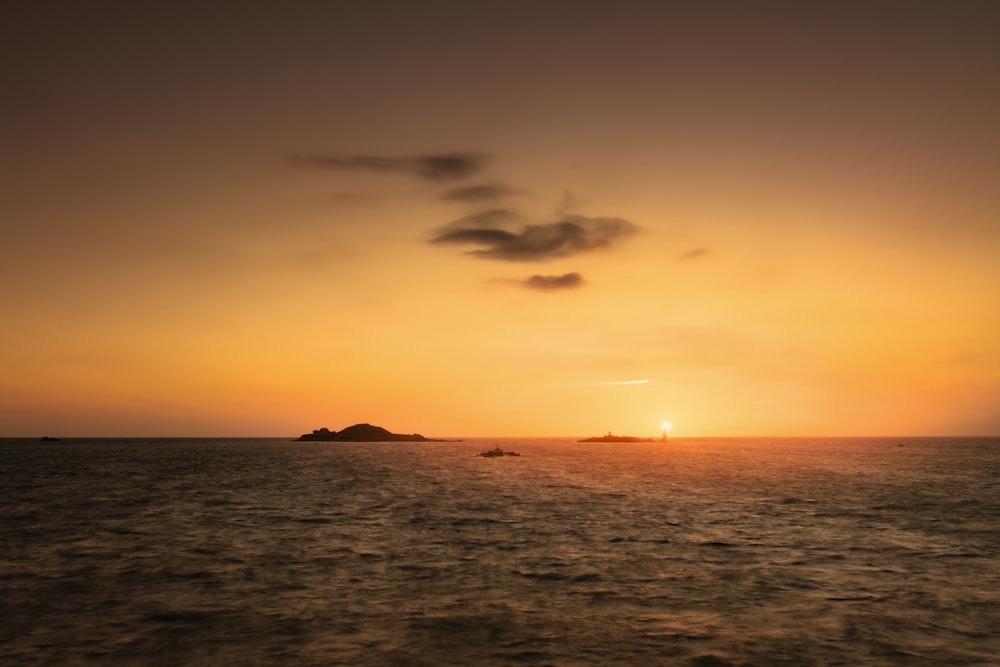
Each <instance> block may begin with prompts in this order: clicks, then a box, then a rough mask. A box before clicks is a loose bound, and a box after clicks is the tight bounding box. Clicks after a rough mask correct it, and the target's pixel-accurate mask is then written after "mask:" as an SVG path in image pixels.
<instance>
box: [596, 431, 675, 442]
mask: <svg viewBox="0 0 1000 667" xmlns="http://www.w3.org/2000/svg"><path fill="white" fill-rule="evenodd" d="M577 442H656V439H655V438H636V437H633V436H630V435H612V434H611V431H608V434H607V435H599V436H595V437H593V438H586V439H584V440H577Z"/></svg>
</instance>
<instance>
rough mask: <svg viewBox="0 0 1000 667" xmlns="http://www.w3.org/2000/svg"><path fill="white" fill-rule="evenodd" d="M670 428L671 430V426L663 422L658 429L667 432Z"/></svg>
mask: <svg viewBox="0 0 1000 667" xmlns="http://www.w3.org/2000/svg"><path fill="white" fill-rule="evenodd" d="M672 428H673V426H671V424H670V422H663V423H662V424H660V429H661V430H664V431H669V430H670V429H672Z"/></svg>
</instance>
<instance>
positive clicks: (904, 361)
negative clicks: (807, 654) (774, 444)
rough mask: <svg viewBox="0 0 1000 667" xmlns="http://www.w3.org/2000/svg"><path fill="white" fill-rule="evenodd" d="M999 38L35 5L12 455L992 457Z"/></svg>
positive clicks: (799, 22)
mask: <svg viewBox="0 0 1000 667" xmlns="http://www.w3.org/2000/svg"><path fill="white" fill-rule="evenodd" d="M998 25H1000V5H998V4H996V3H992V2H974V1H963V2H944V1H942V2H923V3H921V2H893V1H885V2H851V1H845V2H829V3H827V2H816V3H813V2H809V3H804V2H718V1H711V0H710V1H708V2H691V3H688V2H669V1H666V0H665V1H663V2H634V1H615V2H610V1H609V2H586V1H575V2H563V1H558V0H553V1H552V2H520V1H516V0H515V1H511V2H504V3H470V2H379V1H377V0H376V1H370V2H283V3H277V2H274V3H244V2H240V3H236V2H198V3H188V2H169V3H167V2H149V3H118V2H94V3H71V2H62V3H19V6H18V7H17V8H14V9H9V10H7V11H6V12H5V20H4V25H3V27H2V28H0V31H2V34H3V39H0V52H2V58H0V84H2V86H3V91H4V94H3V96H2V99H0V139H2V146H3V150H2V152H0V170H2V172H0V176H2V183H3V185H2V190H3V196H2V197H0V436H11V437H20V436H24V437H28V436H31V437H36V436H41V435H43V434H49V435H55V436H64V437H71V436H139V435H146V436H216V435H219V436H223V435H228V436H284V435H290V436H294V435H298V434H300V433H303V432H307V431H310V430H312V429H314V428H319V427H321V426H325V427H329V428H331V429H334V430H339V429H341V428H344V427H346V426H349V425H351V424H354V423H358V422H369V423H372V424H378V425H381V426H384V427H386V428H388V429H390V430H392V431H394V432H404V433H411V432H418V433H422V434H424V435H428V436H476V435H481V436H581V437H583V436H591V435H599V434H603V433H605V432H607V431H609V430H611V431H613V432H615V433H618V434H625V435H637V436H655V435H659V432H660V424H661V422H663V421H664V420H667V421H670V422H671V423H672V424H673V435H676V436H727V435H730V436H813V435H816V436H820V435H823V436H837V435H844V436H847V435H860V436H875V435H976V434H980V435H996V434H1000V123H998V122H997V119H998V118H1000V35H998V28H997V26H998Z"/></svg>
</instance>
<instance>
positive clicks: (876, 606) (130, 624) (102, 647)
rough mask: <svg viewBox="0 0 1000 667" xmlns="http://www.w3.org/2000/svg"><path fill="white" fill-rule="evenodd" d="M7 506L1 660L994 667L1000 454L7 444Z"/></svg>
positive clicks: (714, 444)
mask: <svg viewBox="0 0 1000 667" xmlns="http://www.w3.org/2000/svg"><path fill="white" fill-rule="evenodd" d="M495 446H500V447H503V448H504V449H514V450H517V451H519V452H521V454H522V456H520V457H503V458H494V459H486V458H480V457H476V456H475V454H477V453H478V452H481V451H483V450H486V449H492V448H493V447H495ZM0 500H2V510H0V664H3V665H88V664H92V665H210V664H211V665H218V664H223V665H518V664H524V665H560V666H563V665H567V666H568V665H682V666H690V667H720V666H729V665H754V666H758V667H759V666H761V665H796V666H801V665H845V666H846V665H850V666H857V665H1000V559H998V555H1000V439H780V440H767V439H750V440H742V439H726V440H717V439H676V440H672V441H671V442H670V443H669V444H660V443H655V444H580V443H575V442H573V441H571V440H555V439H524V440H505V439H475V440H470V441H466V442H452V443H374V444H358V443H315V442H313V443H308V442H307V443H299V442H288V441H285V440H260V439H250V440H219V439H214V440H207V439H206V440H104V441H100V440H78V441H65V442H54V443H41V442H28V441H16V440H6V441H0Z"/></svg>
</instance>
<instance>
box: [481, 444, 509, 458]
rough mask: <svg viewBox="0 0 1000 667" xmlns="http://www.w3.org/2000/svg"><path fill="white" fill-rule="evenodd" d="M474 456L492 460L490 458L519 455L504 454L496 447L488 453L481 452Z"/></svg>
mask: <svg viewBox="0 0 1000 667" xmlns="http://www.w3.org/2000/svg"><path fill="white" fill-rule="evenodd" d="M476 456H484V457H486V458H488V459H492V458H495V457H497V456H520V454H519V453H517V452H505V451H504V450H502V449H500V448H499V447H497V448H495V449H491V450H489V451H485V452H482V453H481V454H476Z"/></svg>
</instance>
